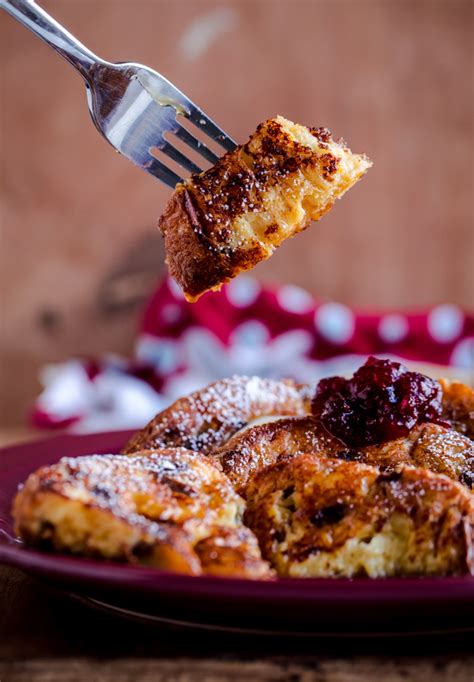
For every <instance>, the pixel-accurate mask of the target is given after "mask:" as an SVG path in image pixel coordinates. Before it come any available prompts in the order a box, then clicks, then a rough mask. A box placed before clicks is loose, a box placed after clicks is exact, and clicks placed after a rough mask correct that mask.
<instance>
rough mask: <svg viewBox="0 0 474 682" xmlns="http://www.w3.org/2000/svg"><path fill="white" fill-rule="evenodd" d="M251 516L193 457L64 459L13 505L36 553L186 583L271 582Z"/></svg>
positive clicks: (207, 464)
mask: <svg viewBox="0 0 474 682" xmlns="http://www.w3.org/2000/svg"><path fill="white" fill-rule="evenodd" d="M242 513H243V501H242V500H241V498H239V496H238V495H237V494H236V493H235V492H234V490H233V488H232V486H231V484H230V483H229V481H228V480H227V479H226V477H225V476H224V475H223V474H222V473H221V472H220V471H219V470H218V469H217V468H216V467H215V466H214V465H213V464H212V462H211V461H210V460H209V459H208V458H206V457H204V456H203V455H200V454H198V453H193V452H190V451H188V450H185V449H168V450H161V451H157V452H141V453H139V454H137V456H135V457H127V456H120V455H92V456H87V457H77V458H63V459H62V460H60V461H59V462H58V463H57V464H53V465H52V466H48V467H43V468H41V469H39V470H38V471H37V472H36V473H33V474H31V475H30V476H29V478H28V479H27V481H26V483H25V485H24V487H23V488H22V489H21V490H20V491H19V492H18V494H17V496H16V498H15V501H14V505H13V516H14V519H15V528H16V532H17V533H18V535H19V536H20V537H21V538H22V539H23V540H24V541H25V542H26V543H27V544H29V545H32V546H38V547H41V548H50V549H54V550H57V551H60V552H69V553H72V554H79V555H82V556H90V557H98V558H104V559H114V560H121V561H127V562H131V563H138V564H144V565H148V566H154V567H157V568H161V569H166V570H172V571H177V572H180V573H189V574H196V575H199V574H201V573H207V572H210V573H213V574H224V575H239V576H242V577H249V578H252V577H258V578H261V577H265V576H270V575H271V571H270V570H269V568H268V566H267V564H266V563H265V562H263V561H262V559H261V556H260V554H259V551H258V545H257V543H256V541H255V539H254V538H252V534H251V531H247V529H245V528H244V527H243V526H242V523H241V516H242ZM211 547H212V550H211V549H210V548H211ZM208 569H209V571H208Z"/></svg>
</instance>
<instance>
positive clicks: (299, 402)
mask: <svg viewBox="0 0 474 682" xmlns="http://www.w3.org/2000/svg"><path fill="white" fill-rule="evenodd" d="M308 411H309V389H308V387H307V386H298V385H297V384H295V383H294V382H293V381H291V380H286V379H285V380H282V381H274V380H272V379H260V378H259V377H245V376H233V377H230V378H228V379H221V380H220V381H216V382H214V383H212V384H210V385H209V386H206V387H205V388H203V389H200V390H198V391H195V392H194V393H191V394H190V395H188V396H185V397H184V398H180V399H179V400H177V401H176V402H174V403H173V404H172V405H171V406H170V407H168V408H167V409H165V410H163V412H160V413H159V414H157V415H156V417H154V419H152V420H151V422H150V423H149V424H147V425H146V426H145V427H144V428H143V429H142V430H141V431H138V433H137V434H135V436H133V437H132V439H131V440H130V442H129V443H128V444H127V445H126V447H125V448H124V450H123V452H124V453H125V454H132V453H134V452H136V451H138V450H147V449H154V448H166V447H184V448H189V449H190V450H197V451H199V452H202V453H209V452H211V451H212V450H213V449H214V448H215V447H217V446H219V445H221V444H222V443H224V442H225V441H226V440H227V439H228V438H230V436H232V435H233V434H234V433H235V432H236V431H238V430H239V429H241V428H242V427H244V426H246V424H248V423H249V422H251V421H252V420H254V419H257V418H259V417H266V416H273V415H290V416H291V415H295V416H297V415H303V414H305V413H307V412H308Z"/></svg>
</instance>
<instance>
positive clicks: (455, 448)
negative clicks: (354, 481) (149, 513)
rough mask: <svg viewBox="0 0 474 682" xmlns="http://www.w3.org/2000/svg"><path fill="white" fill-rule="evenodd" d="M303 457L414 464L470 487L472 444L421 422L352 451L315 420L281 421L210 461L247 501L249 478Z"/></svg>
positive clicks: (251, 432)
mask: <svg viewBox="0 0 474 682" xmlns="http://www.w3.org/2000/svg"><path fill="white" fill-rule="evenodd" d="M302 453H311V454H315V455H324V456H326V457H336V458H338V459H345V460H352V461H358V462H364V463H365V464H371V465H373V466H377V467H380V468H381V469H382V470H387V471H390V470H395V469H397V468H398V467H399V466H400V465H401V464H412V465H415V466H418V467H423V468H426V469H430V470H432V471H435V472H437V473H441V474H445V475H446V476H449V477H450V478H452V479H454V480H456V481H459V482H461V483H463V484H464V485H466V486H467V487H468V488H471V487H472V486H473V484H474V443H473V442H472V441H471V440H469V439H468V438H466V437H464V436H462V435H461V434H459V433H457V432H456V431H454V430H452V429H446V428H444V427H443V426H439V425H437V424H422V425H421V426H418V427H416V428H414V429H413V430H412V431H411V432H410V433H409V434H408V436H407V437H406V438H398V439H396V440H393V441H389V442H388V443H382V444H380V445H371V446H368V447H365V448H359V449H351V448H348V447H347V446H346V445H344V444H343V443H341V441H339V440H338V439H337V438H334V437H333V436H331V435H330V434H329V433H328V432H327V431H326V430H325V429H324V427H323V426H322V425H321V424H320V423H319V422H318V420H317V419H316V418H315V417H309V416H308V417H303V418H290V419H279V420H278V421H274V422H271V423H268V424H261V425H259V426H254V427H251V428H249V429H248V430H247V431H244V432H243V433H241V434H240V433H239V434H237V435H235V436H234V437H233V438H231V439H230V440H229V441H228V442H227V443H225V444H224V445H223V446H221V447H220V448H218V449H216V450H215V451H214V452H213V454H212V457H213V458H216V459H217V460H218V461H219V462H220V464H221V466H222V470H223V471H224V473H225V474H226V475H227V476H228V477H229V479H230V480H231V481H232V483H233V485H234V487H235V489H236V490H237V492H238V493H239V494H240V495H242V496H243V497H245V496H246V487H247V485H248V482H249V479H251V478H252V476H254V475H255V473H256V472H258V471H259V470H260V469H262V468H263V467H265V466H267V465H269V464H273V463H274V462H276V461H277V460H278V458H279V457H282V456H294V455H299V454H302Z"/></svg>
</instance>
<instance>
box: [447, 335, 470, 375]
mask: <svg viewBox="0 0 474 682" xmlns="http://www.w3.org/2000/svg"><path fill="white" fill-rule="evenodd" d="M450 363H451V364H452V365H455V366H456V367H463V368H466V369H470V370H474V336H471V337H469V338H467V339H463V340H462V341H460V342H459V343H458V344H456V346H455V348H454V350H453V352H452V354H451V359H450Z"/></svg>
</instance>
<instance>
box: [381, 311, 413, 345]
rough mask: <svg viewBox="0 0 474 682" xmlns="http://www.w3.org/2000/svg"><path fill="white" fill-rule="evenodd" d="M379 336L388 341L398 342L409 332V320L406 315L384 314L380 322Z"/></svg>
mask: <svg viewBox="0 0 474 682" xmlns="http://www.w3.org/2000/svg"><path fill="white" fill-rule="evenodd" d="M378 332H379V336H380V338H381V339H382V340H383V341H386V342H387V343H397V341H401V340H402V339H404V338H405V336H406V335H407V334H408V320H407V318H406V317H404V315H397V314H396V313H393V314H391V315H384V317H382V319H381V320H380V322H379V328H378Z"/></svg>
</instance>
